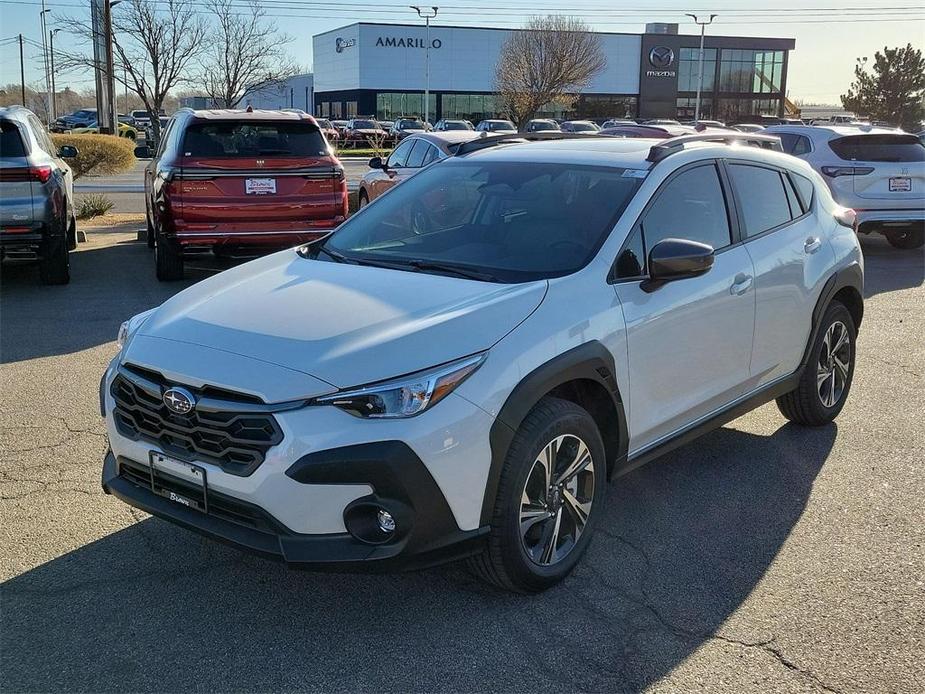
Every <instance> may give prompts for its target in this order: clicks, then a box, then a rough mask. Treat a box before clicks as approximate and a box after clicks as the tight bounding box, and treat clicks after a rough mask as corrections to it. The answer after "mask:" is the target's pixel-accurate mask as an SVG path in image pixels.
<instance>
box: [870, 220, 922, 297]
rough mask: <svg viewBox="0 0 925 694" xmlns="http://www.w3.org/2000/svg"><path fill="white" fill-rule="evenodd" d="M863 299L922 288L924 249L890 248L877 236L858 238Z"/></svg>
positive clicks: (885, 241) (884, 240)
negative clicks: (861, 258)
mask: <svg viewBox="0 0 925 694" xmlns="http://www.w3.org/2000/svg"><path fill="white" fill-rule="evenodd" d="M858 238H859V239H860V242H861V250H862V251H863V253H864V298H865V299H869V298H871V297H873V296H876V295H877V294H883V293H885V292H895V291H899V290H902V289H911V288H912V287H920V286H921V285H922V284H925V248H916V249H912V250H900V249H898V248H893V247H892V246H891V245H890V244H889V243H887V240H886V239H885V238H884V237H883V236H882V235H880V234H870V235H864V234H861V235H860V236H859V237H858Z"/></svg>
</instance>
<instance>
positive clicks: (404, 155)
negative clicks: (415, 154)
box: [388, 140, 415, 169]
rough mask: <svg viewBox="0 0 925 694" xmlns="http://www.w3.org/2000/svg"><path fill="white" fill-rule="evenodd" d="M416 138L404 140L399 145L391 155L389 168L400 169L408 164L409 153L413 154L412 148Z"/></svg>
mask: <svg viewBox="0 0 925 694" xmlns="http://www.w3.org/2000/svg"><path fill="white" fill-rule="evenodd" d="M414 142H415V141H414V140H403V141H402V143H401V144H400V145H398V147H396V148H395V150H394V151H393V152H392V153H391V154H390V155H389V162H388V163H389V168H390V169H400V168H402V167H403V166H406V165H407V161H408V155H409V154H411V148H412V147H414Z"/></svg>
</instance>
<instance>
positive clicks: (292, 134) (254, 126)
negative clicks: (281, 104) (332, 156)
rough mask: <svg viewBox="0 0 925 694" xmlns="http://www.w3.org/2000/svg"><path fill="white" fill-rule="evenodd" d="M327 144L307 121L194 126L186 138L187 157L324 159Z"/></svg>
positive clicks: (234, 122) (184, 148)
mask: <svg viewBox="0 0 925 694" xmlns="http://www.w3.org/2000/svg"><path fill="white" fill-rule="evenodd" d="M327 150H328V145H327V143H326V142H325V139H324V136H323V135H322V134H321V131H320V130H318V128H317V127H316V126H315V125H313V124H312V123H310V122H308V121H284V122H278V123H275V122H273V121H262V122H256V121H252V120H251V121H219V122H211V123H210V122H205V123H194V124H192V125H190V127H189V128H188V129H187V131H186V135H185V137H184V139H183V153H184V154H185V155H186V156H188V157H254V156H258V155H272V156H279V157H323V156H327V153H328V151H327Z"/></svg>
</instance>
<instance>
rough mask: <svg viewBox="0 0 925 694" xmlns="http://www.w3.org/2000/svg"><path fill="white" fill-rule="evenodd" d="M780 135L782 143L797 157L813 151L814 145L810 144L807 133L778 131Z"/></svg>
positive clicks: (786, 150)
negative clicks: (797, 133) (798, 133)
mask: <svg viewBox="0 0 925 694" xmlns="http://www.w3.org/2000/svg"><path fill="white" fill-rule="evenodd" d="M777 135H778V136H779V137H780V144H781V147H783V149H784V151H785V152H786V153H787V154H792V155H793V156H795V157H798V156H800V155H801V154H808V153H809V152H811V151H812V149H813V148H812V145H810V144H809V138H808V137H806V136H805V135H795V134H794V133H777Z"/></svg>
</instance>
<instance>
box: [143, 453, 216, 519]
mask: <svg viewBox="0 0 925 694" xmlns="http://www.w3.org/2000/svg"><path fill="white" fill-rule="evenodd" d="M148 470H149V473H150V479H151V491H152V492H154V493H155V494H157V495H158V496H162V497H164V498H165V499H168V500H169V501H172V502H173V503H175V504H179V505H181V506H186V507H187V508H191V509H193V510H195V511H201V512H202V513H208V512H209V493H208V480H207V479H206V469H205V468H204V467H201V466H199V465H193V464H192V463H187V462H186V461H184V460H177V459H176V458H171V457H169V456H166V455H164V454H163V453H159V452H157V451H151V452H150V453H149V454H148Z"/></svg>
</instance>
